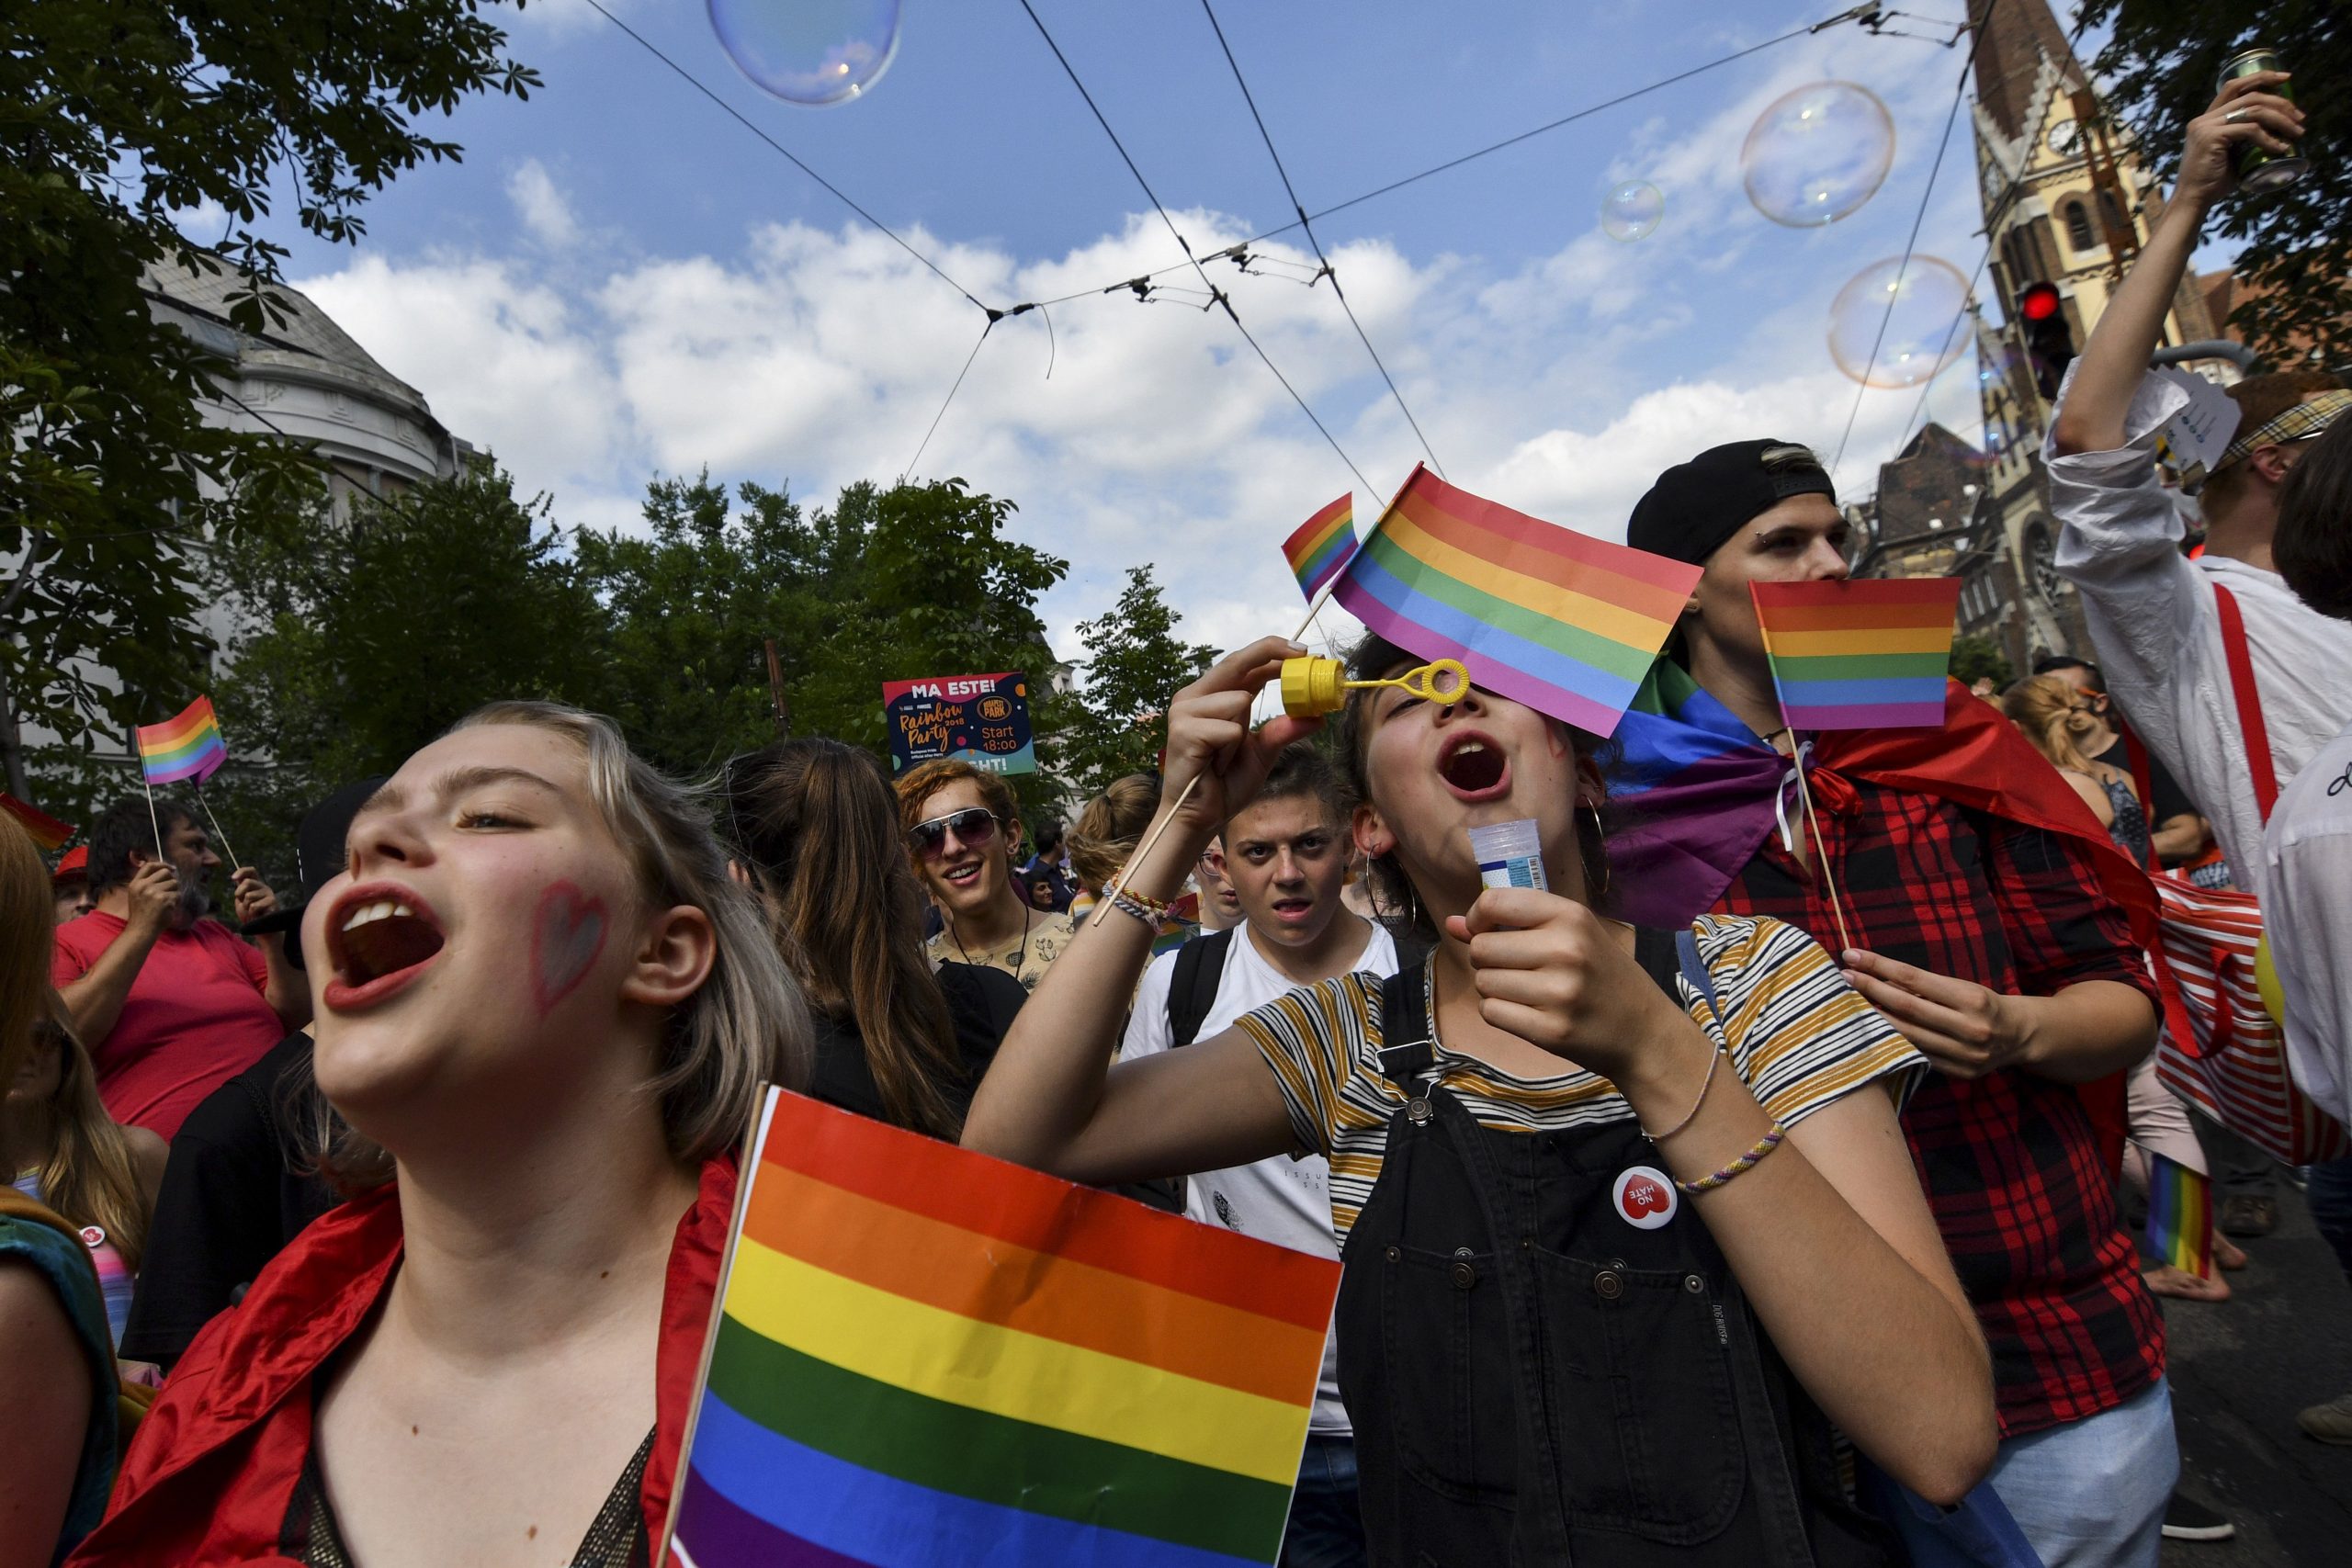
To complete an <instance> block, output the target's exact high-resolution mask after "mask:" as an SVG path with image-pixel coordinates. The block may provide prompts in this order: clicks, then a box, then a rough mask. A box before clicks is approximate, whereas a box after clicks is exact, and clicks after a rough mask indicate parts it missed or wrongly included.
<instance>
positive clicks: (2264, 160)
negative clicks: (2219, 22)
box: [2214, 49, 2312, 196]
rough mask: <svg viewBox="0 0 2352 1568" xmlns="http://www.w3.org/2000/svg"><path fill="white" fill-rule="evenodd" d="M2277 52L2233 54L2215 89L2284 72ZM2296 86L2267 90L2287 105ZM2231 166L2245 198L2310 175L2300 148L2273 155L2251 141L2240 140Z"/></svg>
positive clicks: (2282, 86)
mask: <svg viewBox="0 0 2352 1568" xmlns="http://www.w3.org/2000/svg"><path fill="white" fill-rule="evenodd" d="M2285 69H2287V67H2286V65H2285V64H2284V62H2281V61H2280V60H2279V58H2278V51H2276V50H2271V49H2248V50H2242V51H2239V52H2238V53H2236V54H2234V55H2232V56H2231V57H2230V59H2229V61H2228V62H2226V63H2224V64H2223V65H2222V74H2221V78H2220V80H2219V81H2218V82H2217V83H2216V84H2215V85H2214V90H2215V91H2216V92H2219V91H2220V90H2221V89H2222V87H2226V86H2228V85H2230V84H2231V83H2233V82H2234V81H2236V80H2237V79H2238V78H2239V77H2241V76H2252V75H2255V74H2256V73H2260V72H2264V71H2284V70H2285ZM2294 88H2295V85H2294V84H2293V83H2291V82H2281V83H2279V84H2278V85H2277V86H2275V87H2273V88H2272V89H2270V90H2271V91H2272V92H2274V93H2276V94H2278V96H2280V97H2282V98H2284V99H2286V100H2287V101H2288V102H2289V103H2293V102H2294V101H2295V90H2294ZM2230 167H2231V169H2232V170H2233V171H2234V172H2235V173H2236V175H2237V177H2238V189H2239V190H2241V191H2243V192H2245V194H2246V195H2248V196H2262V195H2265V194H2267V192H2270V191H2274V190H2282V189H2284V188H2285V187H2287V186H2290V185H2293V184H2294V183H2295V182H2296V181H2297V180H2299V179H2301V178H2302V177H2303V176H2304V175H2307V174H2309V173H2310V172H2311V167H2312V164H2311V159H2310V157H2309V156H2308V155H2306V154H2305V153H2304V152H2302V150H2301V148H2298V149H2296V150H2295V151H2293V152H2272V151H2270V149H2268V148H2267V147H2261V146H2257V145H2256V144H2255V143H2254V142H2251V141H2241V142H2239V143H2238V144H2237V147H2236V149H2235V151H2234V152H2233V155H2232V157H2231V159H2230Z"/></svg>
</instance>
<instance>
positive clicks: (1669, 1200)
mask: <svg viewBox="0 0 2352 1568" xmlns="http://www.w3.org/2000/svg"><path fill="white" fill-rule="evenodd" d="M1615 1197H1616V1201H1617V1217H1618V1218H1619V1219H1621V1220H1623V1221H1624V1222H1625V1223H1626V1224H1629V1225H1631V1226H1633V1227H1634V1229H1635V1230H1643V1231H1654V1230H1656V1229H1657V1228H1658V1227H1659V1226H1660V1225H1663V1224H1668V1222H1670V1221H1671V1220H1672V1219H1673V1218H1674V1211H1675V1209H1676V1207H1677V1206H1678V1204H1679V1199H1677V1198H1676V1197H1675V1195H1674V1183H1673V1182H1672V1181H1671V1180H1669V1179H1668V1177H1667V1175H1666V1173H1665V1172H1664V1171H1661V1170H1654V1169H1652V1168H1650V1167H1648V1166H1645V1165H1637V1166H1634V1167H1633V1168H1630V1169H1628V1170H1626V1171H1625V1172H1624V1173H1623V1174H1622V1175H1620V1176H1619V1177H1618V1178H1617V1187H1616V1192H1615Z"/></svg>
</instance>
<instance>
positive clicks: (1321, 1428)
mask: <svg viewBox="0 0 2352 1568" xmlns="http://www.w3.org/2000/svg"><path fill="white" fill-rule="evenodd" d="M1343 918H1344V917H1343ZM1180 951H1181V950H1180ZM1349 967H1350V968H1351V969H1352V970H1355V971H1357V972H1359V973H1363V974H1367V975H1374V976H1379V977H1381V978H1383V979H1385V978H1387V977H1388V976H1391V975H1393V974H1395V973H1396V972H1397V944H1396V942H1393V941H1391V940H1390V939H1389V935H1388V932H1387V931H1385V930H1383V929H1382V928H1381V927H1379V926H1377V925H1374V927H1373V928H1372V937H1371V940H1370V941H1368V942H1365V943H1364V944H1363V952H1362V953H1358V954H1357V955H1356V961H1355V962H1354V963H1353V964H1350V965H1349ZM1175 976H1176V954H1175V953H1161V954H1160V955H1159V957H1158V958H1155V959H1153V960H1152V961H1151V967H1150V968H1148V969H1147V970H1145V971H1144V976H1143V985H1142V986H1141V987H1139V988H1138V989H1137V990H1136V1007H1135V1011H1134V1012H1133V1013H1131V1014H1129V1015H1128V1018H1127V1037H1126V1040H1125V1043H1123V1044H1122V1045H1121V1046H1120V1048H1119V1056H1120V1059H1121V1060H1122V1061H1135V1060H1136V1059H1137V1058H1139V1057H1143V1056H1148V1055H1152V1054H1153V1053H1155V1052H1159V1051H1165V1050H1167V1049H1169V1048H1170V1046H1171V1045H1173V1044H1174V1043H1175V1038H1174V1030H1173V1028H1172V1026H1171V1025H1170V1022H1169V1019H1168V993H1169V991H1170V988H1171V987H1173V985H1174V983H1175ZM1299 988H1300V987H1299V985H1298V982H1296V981H1295V980H1293V979H1290V978H1289V977H1288V976H1284V975H1283V972H1282V971H1281V970H1279V969H1276V968H1275V967H1274V966H1273V965H1272V964H1269V963H1267V962H1266V959H1265V955H1264V954H1262V953H1260V952H1259V951H1258V945H1257V943H1255V942H1251V941H1250V928H1249V927H1248V926H1247V925H1246V924H1244V925H1239V926H1236V927H1234V928H1233V941H1232V942H1230V943H1229V944H1228V945H1227V948H1226V950H1225V968H1224V971H1223V973H1222V974H1221V975H1220V976H1219V977H1218V980H1217V987H1216V1006H1214V1007H1212V1008H1210V1009H1209V1011H1208V1016H1207V1017H1206V1018H1204V1019H1203V1020H1202V1021H1201V1031H1200V1033H1199V1034H1197V1035H1195V1036H1194V1039H1195V1040H1210V1039H1214V1038H1215V1037H1216V1035H1217V1034H1219V1033H1220V1032H1223V1031H1225V1030H1227V1029H1229V1028H1231V1027H1232V1025H1233V1021H1234V1020H1235V1019H1238V1018H1239V1017H1240V1016H1241V1015H1242V1014H1243V1013H1245V1012H1250V1011H1252V1010H1256V1009H1258V1008H1261V1007H1263V1006H1265V1005H1266V1004H1267V1003H1268V1002H1271V1001H1273V1000H1276V999H1277V998H1282V997H1286V996H1288V995H1289V994H1290V993H1291V992H1293V991H1295V990H1297V989H1299ZM1184 1213H1186V1214H1188V1215H1190V1216H1191V1217H1192V1218H1193V1219H1195V1220H1198V1221H1200V1222H1201V1223H1202V1224H1209V1225H1223V1226H1225V1227H1226V1228H1227V1229H1228V1230H1235V1231H1239V1232H1240V1233H1241V1234H1242V1235H1254V1236H1256V1237H1258V1238H1259V1239H1260V1240H1261V1241H1271V1242H1272V1243H1274V1244H1275V1245H1276V1246H1279V1247H1289V1248H1291V1249H1292V1250H1293V1251H1295V1252H1311V1253H1314V1254H1315V1255H1316V1256H1317V1257H1318V1258H1337V1257H1339V1256H1340V1245H1339V1242H1338V1241H1337V1240H1336V1239H1335V1237H1334V1233H1333V1230H1332V1226H1331V1167H1330V1165H1329V1163H1328V1162H1327V1161H1325V1160H1324V1158H1323V1156H1320V1155H1307V1156H1303V1157H1301V1158H1298V1159H1293V1158H1291V1157H1290V1156H1288V1155H1276V1156H1273V1157H1272V1158H1271V1159H1261V1160H1260V1161H1258V1162H1257V1163H1256V1164H1255V1165H1245V1166H1240V1167H1237V1168H1234V1169H1232V1170H1212V1171H1207V1172H1204V1173H1203V1174H1202V1175H1199V1176H1195V1177H1193V1179H1192V1180H1191V1181H1190V1182H1189V1183H1187V1184H1186V1190H1185V1194H1184ZM1306 1427H1307V1430H1308V1431H1310V1432H1320V1433H1324V1434H1326V1435H1345V1434H1348V1433H1350V1432H1352V1431H1353V1430H1354V1428H1353V1427H1351V1426H1350V1425H1349V1422H1348V1410H1347V1406H1346V1405H1344V1404H1341V1403H1340V1356H1339V1341H1338V1339H1337V1337H1327V1338H1326V1339H1325V1340H1324V1344H1323V1376H1322V1379H1321V1381H1320V1382H1317V1385H1316V1389H1315V1413H1314V1415H1313V1416H1310V1417H1308V1419H1307V1423H1306Z"/></svg>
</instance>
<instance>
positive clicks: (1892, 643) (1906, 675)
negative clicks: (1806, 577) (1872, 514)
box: [1747, 577, 1960, 731]
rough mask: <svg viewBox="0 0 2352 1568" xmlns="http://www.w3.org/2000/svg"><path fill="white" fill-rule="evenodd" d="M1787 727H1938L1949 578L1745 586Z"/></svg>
mask: <svg viewBox="0 0 2352 1568" xmlns="http://www.w3.org/2000/svg"><path fill="white" fill-rule="evenodd" d="M1747 586H1748V592H1750V593H1752V594H1753V595H1754V596H1755V599H1756V624H1757V625H1758V626H1759V627H1760V628H1762V630H1763V633H1764V656H1765V658H1766V659H1768V660H1770V661H1771V665H1772V683H1773V685H1774V686H1775V687H1777V688H1778V689H1779V692H1780V696H1781V717H1782V718H1784V719H1786V720H1787V721H1788V725H1789V728H1791V729H1804V730H1815V731H1818V730H1824V729H1907V728H1935V727H1937V726H1939V725H1941V724H1942V723H1943V721H1944V676H1945V674H1946V673H1947V672H1948V671H1950V668H1951V637H1952V625H1953V617H1954V616H1955V615H1957V613H1958V612H1959V609H1960V579H1958V578H1956V577H1928V578H1909V577H1885V578H1863V579H1852V580H1849V581H1844V582H1751V583H1749V584H1748V585H1747Z"/></svg>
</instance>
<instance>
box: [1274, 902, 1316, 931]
mask: <svg viewBox="0 0 2352 1568" xmlns="http://www.w3.org/2000/svg"><path fill="white" fill-rule="evenodd" d="M1273 912H1274V919H1277V920H1280V921H1281V922H1282V923H1283V925H1286V926H1303V925H1305V924H1306V922H1307V921H1308V920H1310V919H1314V918H1315V900H1314V899H1312V898H1277V899H1275V900H1274V902H1273Z"/></svg>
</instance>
